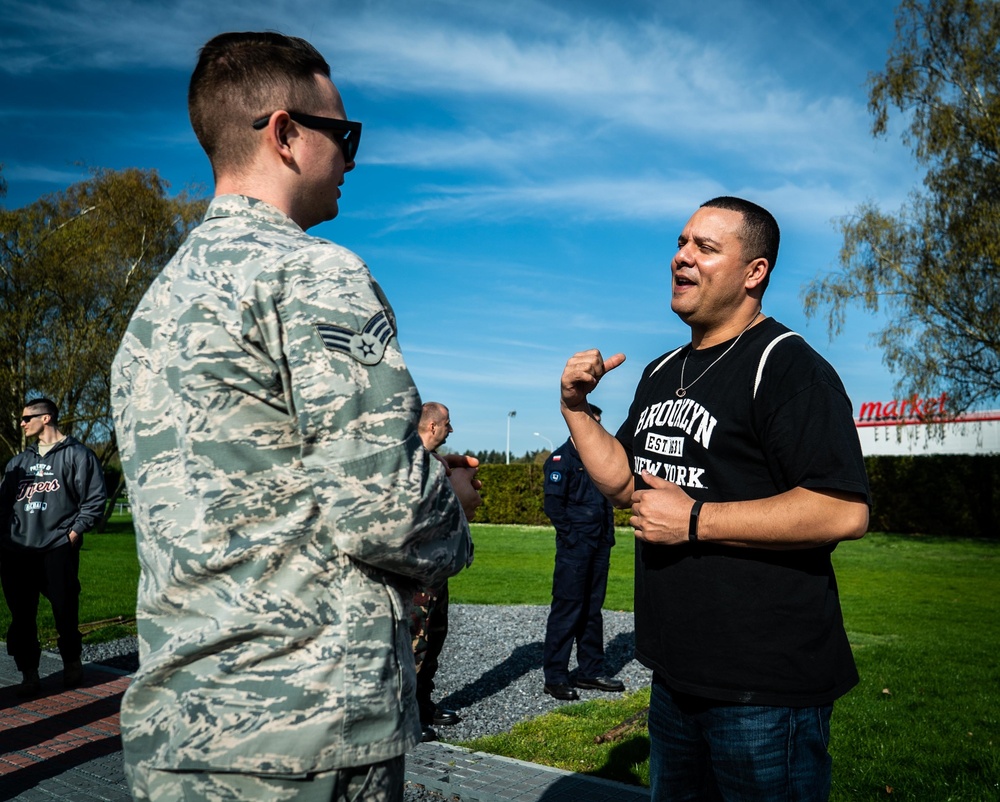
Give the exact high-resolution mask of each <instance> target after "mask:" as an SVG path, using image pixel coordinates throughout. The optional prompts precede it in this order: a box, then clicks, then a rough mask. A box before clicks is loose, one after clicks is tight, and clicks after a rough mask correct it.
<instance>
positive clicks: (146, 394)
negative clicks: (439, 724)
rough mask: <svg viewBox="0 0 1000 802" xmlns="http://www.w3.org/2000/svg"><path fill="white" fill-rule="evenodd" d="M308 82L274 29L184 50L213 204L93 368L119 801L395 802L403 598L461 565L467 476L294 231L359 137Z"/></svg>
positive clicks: (396, 360)
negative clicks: (436, 444)
mask: <svg viewBox="0 0 1000 802" xmlns="http://www.w3.org/2000/svg"><path fill="white" fill-rule="evenodd" d="M329 74H330V70H329V67H328V65H327V63H326V61H325V60H324V59H323V57H322V56H321V55H320V54H319V53H318V52H317V51H316V50H315V49H314V48H313V47H312V46H311V45H309V44H308V43H307V42H305V41H303V40H301V39H293V38H289V37H285V36H282V35H280V34H275V33H230V34H222V35H221V36H218V37H216V38H214V39H213V40H211V41H210V42H209V43H208V44H206V45H205V47H204V48H203V49H202V51H201V54H200V58H199V62H198V66H197V67H196V69H195V71H194V74H193V76H192V79H191V86H190V91H189V110H190V113H191V120H192V125H193V127H194V129H195V133H196V134H197V135H198V138H199V141H200V142H201V144H202V146H203V147H204V148H205V151H206V153H207V154H208V156H209V159H210V161H211V162H212V168H213V171H214V173H215V179H216V196H215V199H214V200H213V201H212V203H211V205H210V206H209V208H208V211H207V214H206V216H205V220H204V222H203V223H202V225H201V226H200V227H199V228H198V229H196V230H195V231H194V232H193V233H192V234H191V236H190V237H189V238H188V240H187V242H186V243H185V244H184V245H183V246H181V248H180V250H179V251H178V253H177V254H176V255H175V256H174V258H173V260H172V261H171V262H170V263H169V264H168V265H167V266H166V267H165V268H164V270H163V272H162V273H161V274H160V275H159V277H158V278H157V279H156V281H154V283H153V285H152V286H151V287H150V289H149V291H148V292H147V294H146V296H145V298H144V299H143V300H142V302H141V303H140V304H139V307H138V308H137V310H136V312H135V315H134V317H133V319H132V322H131V323H130V325H129V328H128V331H127V333H126V335H125V337H124V339H123V341H122V345H121V348H120V350H119V352H118V355H117V357H116V358H115V362H114V372H113V387H112V401H113V407H114V418H115V427H116V432H117V435H118V440H119V443H120V445H121V453H122V465H123V468H124V470H125V475H126V478H127V481H128V486H129V496H130V500H131V502H132V509H133V515H134V521H135V527H136V533H137V537H138V550H139V559H140V562H141V565H142V577H141V580H140V586H139V598H138V605H137V607H138V613H137V614H138V618H139V624H138V626H139V659H140V667H139V671H138V672H137V673H136V676H135V679H134V680H133V682H132V685H131V687H130V688H129V690H128V692H127V693H126V694H125V697H124V699H123V701H122V711H121V724H122V739H123V742H124V750H125V761H126V774H127V776H128V779H129V783H130V785H131V789H132V793H133V795H134V796H135V797H136V798H137V799H152V800H168V799H169V800H176V799H186V800H191V799H296V800H302V799H305V800H312V799H323V800H331V799H333V800H341V799H354V798H364V799H366V800H400V799H402V788H403V754H404V752H405V751H406V750H407V749H408V748H409V747H411V746H412V745H414V744H415V743H416V742H417V739H418V737H419V732H420V727H419V719H418V715H417V710H416V705H415V704H414V690H413V688H414V682H415V678H414V670H413V660H412V656H411V652H410V650H411V645H410V639H409V628H408V621H407V620H406V603H407V600H408V597H409V596H410V595H412V593H413V592H414V590H415V589H416V588H418V587H426V586H428V585H433V584H434V583H437V582H440V581H442V580H443V579H445V578H446V577H448V576H450V575H453V574H455V573H457V572H458V571H459V570H461V569H462V568H463V567H465V566H466V565H467V564H468V563H469V562H470V561H471V555H472V546H471V541H470V538H469V528H468V523H467V518H468V517H470V516H471V515H472V514H473V512H474V510H475V508H476V506H477V505H478V503H479V502H480V501H481V499H480V498H479V495H478V493H477V492H476V487H477V486H478V481H476V480H475V479H474V473H475V468H474V467H473V466H474V464H475V461H474V460H465V461H464V462H462V464H457V461H452V464H451V465H450V466H446V465H444V464H442V461H440V460H438V459H436V458H435V457H434V456H432V455H431V454H429V453H428V452H427V451H426V450H425V449H424V448H423V447H422V445H421V442H420V438H419V437H418V435H417V431H416V423H417V419H418V415H419V412H420V406H421V404H420V397H419V394H418V393H417V390H416V388H415V387H414V385H413V381H412V380H411V378H410V375H409V372H408V371H407V369H406V366H405V364H404V362H403V357H402V355H401V353H400V351H399V346H398V342H397V340H396V337H395V321H394V317H393V313H392V309H391V307H390V306H389V303H388V301H387V300H386V298H385V296H384V295H383V294H382V291H381V289H380V288H379V287H378V285H377V284H376V283H375V281H374V280H373V279H372V277H371V275H370V274H369V272H368V268H367V267H366V266H365V264H364V263H363V262H362V261H361V260H360V259H359V258H358V257H357V256H355V255H354V254H353V253H351V252H350V251H347V250H346V249H344V248H341V247H339V246H337V245H334V244H333V243H331V242H328V241H325V240H321V239H317V238H314V237H310V236H308V235H307V234H305V233H304V231H305V229H308V228H309V227H311V226H313V225H315V224H317V223H320V222H322V221H324V220H329V219H332V218H333V217H335V216H336V214H337V210H338V209H337V199H338V198H339V196H340V190H339V186H340V185H341V184H342V183H343V180H344V173H346V172H348V171H350V170H351V169H353V167H354V155H355V152H356V150H357V144H358V137H359V136H360V131H361V126H360V124H358V123H350V122H347V120H346V114H345V112H344V106H343V103H342V101H341V98H340V95H339V93H338V92H337V89H336V87H335V86H334V85H333V83H332V82H331V81H330V78H329Z"/></svg>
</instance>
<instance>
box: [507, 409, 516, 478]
mask: <svg viewBox="0 0 1000 802" xmlns="http://www.w3.org/2000/svg"><path fill="white" fill-rule="evenodd" d="M515 415H517V410H516V409H512V410H511V411H510V412H508V413H507V464H508V465H510V419H511V418H513V417H514V416H515Z"/></svg>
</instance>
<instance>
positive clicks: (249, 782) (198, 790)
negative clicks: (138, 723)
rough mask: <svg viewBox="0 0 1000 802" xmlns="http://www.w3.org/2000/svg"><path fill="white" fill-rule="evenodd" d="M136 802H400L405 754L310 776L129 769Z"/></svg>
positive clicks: (128, 772)
mask: <svg viewBox="0 0 1000 802" xmlns="http://www.w3.org/2000/svg"><path fill="white" fill-rule="evenodd" d="M126 775H127V776H128V780H129V785H130V786H131V791H132V796H133V798H134V799H136V800H149V802H181V800H183V802H245V800H248V799H261V800H264V799H266V800H268V802H284V800H294V802H362V800H363V802H402V800H403V783H404V781H405V775H406V765H405V759H404V757H403V756H402V755H400V756H399V757H396V758H393V759H392V760H386V761H385V762H383V763H373V764H372V765H370V766H355V767H352V768H346V769H334V770H333V771H322V772H318V773H316V774H310V775H308V776H306V777H298V778H297V777H287V776H273V775H271V776H268V775H260V774H235V773H225V772H209V771H160V770H158V769H150V768H147V767H145V766H126Z"/></svg>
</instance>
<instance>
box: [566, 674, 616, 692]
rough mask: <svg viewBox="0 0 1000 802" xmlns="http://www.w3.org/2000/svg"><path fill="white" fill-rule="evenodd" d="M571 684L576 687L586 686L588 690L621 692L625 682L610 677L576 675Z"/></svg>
mask: <svg viewBox="0 0 1000 802" xmlns="http://www.w3.org/2000/svg"><path fill="white" fill-rule="evenodd" d="M573 684H574V685H576V687H577V688H586V689H587V690H588V691H607V692H608V693H621V692H622V691H624V690H625V683H624V682H622V681H621V680H620V679H612V678H611V677H577V678H576V679H575V680H574V681H573Z"/></svg>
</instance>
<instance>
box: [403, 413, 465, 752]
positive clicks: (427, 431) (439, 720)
mask: <svg viewBox="0 0 1000 802" xmlns="http://www.w3.org/2000/svg"><path fill="white" fill-rule="evenodd" d="M453 431H455V430H454V429H453V428H452V427H451V412H450V411H449V410H448V407H446V406H445V405H444V404H440V403H438V402H437V401H428V402H427V403H426V404H424V406H423V409H422V410H421V412H420V423H418V424H417V432H418V433H419V434H420V440H421V441H422V442H423V444H424V448H426V449H427V450H428V451H431V452H437V449H438V448H440V447H441V446H443V445H444V441H445V440H447V439H448V435H449V434H451V433H452V432H453ZM412 604H413V607H412V609H411V611H410V637H411V638H412V639H413V662H414V665H415V666H416V669H417V709H418V710H419V711H420V740H421V741H425V742H426V741H436V740H437V732H436V731H435V729H434V726H433V725H438V726H450V725H452V724H458V723H459V722H460V721H461V720H462V717H461V716H459V715H458V713H456V712H455V711H454V710H450V709H449V708H447V707H438V705H436V704H435V703H434V700H433V699H432V694H433V693H434V677H435V675H436V674H437V670H438V658H440V656H441V650H442V649H443V648H444V641H445V638H447V637H448V582H447V580H445V581H444V582H442V583H441V584H440V585H437V586H436V587H433V588H424V589H422V590H420V591H418V592H417V593H415V594H414V596H413V600H412Z"/></svg>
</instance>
